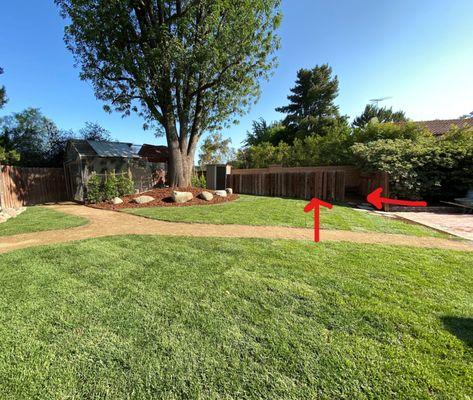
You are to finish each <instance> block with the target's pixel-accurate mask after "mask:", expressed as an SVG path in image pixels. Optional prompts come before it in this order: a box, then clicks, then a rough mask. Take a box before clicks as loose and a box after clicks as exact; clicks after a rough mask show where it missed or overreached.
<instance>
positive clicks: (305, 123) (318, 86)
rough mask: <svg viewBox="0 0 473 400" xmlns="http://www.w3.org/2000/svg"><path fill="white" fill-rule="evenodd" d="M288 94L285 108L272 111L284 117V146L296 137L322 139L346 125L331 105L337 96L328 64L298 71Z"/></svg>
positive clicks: (336, 84)
mask: <svg viewBox="0 0 473 400" xmlns="http://www.w3.org/2000/svg"><path fill="white" fill-rule="evenodd" d="M291 92H292V94H291V95H289V96H288V97H287V98H288V100H289V101H290V103H289V105H287V106H284V107H279V108H277V109H276V111H279V112H282V113H285V114H287V116H286V118H285V119H284V121H283V124H284V126H286V128H287V129H288V131H289V132H290V133H289V134H288V135H287V140H286V142H288V143H291V142H292V140H293V139H294V138H296V137H297V138H305V137H306V136H310V135H320V136H323V135H326V134H328V133H329V132H330V130H331V129H332V128H333V127H334V126H335V125H338V124H339V123H341V122H346V118H345V117H341V116H340V113H339V110H338V106H336V105H335V103H334V101H335V98H336V97H337V96H338V78H337V77H336V76H335V77H332V68H331V67H330V66H329V65H328V64H323V65H320V66H319V65H317V66H315V67H314V68H313V69H311V70H308V69H300V70H299V71H298V72H297V80H296V85H295V86H294V87H293V88H292V89H291ZM291 134H292V137H291ZM291 139H292V140H291Z"/></svg>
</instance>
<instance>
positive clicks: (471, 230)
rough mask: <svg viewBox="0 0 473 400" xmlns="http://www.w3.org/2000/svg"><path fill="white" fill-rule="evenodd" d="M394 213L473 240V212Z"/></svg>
mask: <svg viewBox="0 0 473 400" xmlns="http://www.w3.org/2000/svg"><path fill="white" fill-rule="evenodd" d="M393 214H394V215H397V216H399V217H402V218H406V219H408V220H410V221H414V222H417V223H419V224H422V225H425V226H429V227H431V228H434V229H440V230H442V231H444V232H448V233H450V234H452V235H456V236H460V237H462V238H464V239H469V240H473V214H444V213H442V214H440V213H432V212H395V213H393Z"/></svg>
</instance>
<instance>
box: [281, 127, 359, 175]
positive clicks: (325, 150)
mask: <svg viewBox="0 0 473 400" xmlns="http://www.w3.org/2000/svg"><path fill="white" fill-rule="evenodd" d="M352 144H353V137H352V136H351V135H350V130H349V129H348V127H346V126H342V127H341V129H334V130H332V132H330V133H328V134H327V135H325V136H318V135H317V136H308V137H306V138H304V139H296V140H294V145H293V146H292V147H291V158H290V159H291V161H290V163H289V165H290V166H303V167H310V166H314V165H315V166H317V165H349V164H351V163H352V162H353V161H352V158H353V157H352V152H351V150H350V147H351V145H352Z"/></svg>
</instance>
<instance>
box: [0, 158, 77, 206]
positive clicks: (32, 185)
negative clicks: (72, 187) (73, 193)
mask: <svg viewBox="0 0 473 400" xmlns="http://www.w3.org/2000/svg"><path fill="white" fill-rule="evenodd" d="M68 199H69V196H68V193H67V187H66V181H65V178H64V170H63V169H62V168H22V167H12V166H6V165H2V166H0V207H2V208H11V207H21V206H25V205H34V204H44V203H55V202H58V201H64V200H68Z"/></svg>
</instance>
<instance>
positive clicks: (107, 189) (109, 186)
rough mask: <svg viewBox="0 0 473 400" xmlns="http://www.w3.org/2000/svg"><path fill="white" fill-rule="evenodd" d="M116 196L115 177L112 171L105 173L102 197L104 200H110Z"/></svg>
mask: <svg viewBox="0 0 473 400" xmlns="http://www.w3.org/2000/svg"><path fill="white" fill-rule="evenodd" d="M117 196H118V187H117V177H116V175H115V173H114V172H111V173H108V174H106V175H105V182H104V184H103V199H104V200H105V201H108V200H112V199H113V198H114V197H117Z"/></svg>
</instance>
